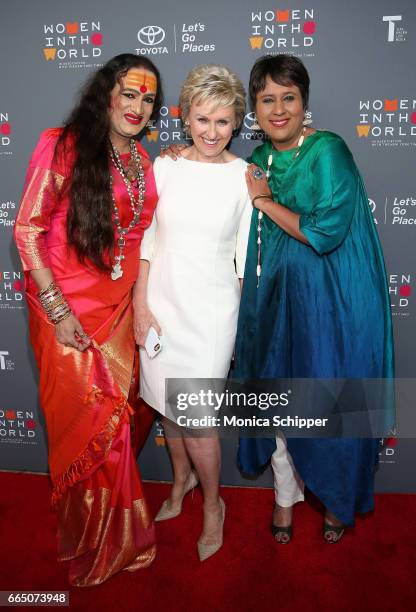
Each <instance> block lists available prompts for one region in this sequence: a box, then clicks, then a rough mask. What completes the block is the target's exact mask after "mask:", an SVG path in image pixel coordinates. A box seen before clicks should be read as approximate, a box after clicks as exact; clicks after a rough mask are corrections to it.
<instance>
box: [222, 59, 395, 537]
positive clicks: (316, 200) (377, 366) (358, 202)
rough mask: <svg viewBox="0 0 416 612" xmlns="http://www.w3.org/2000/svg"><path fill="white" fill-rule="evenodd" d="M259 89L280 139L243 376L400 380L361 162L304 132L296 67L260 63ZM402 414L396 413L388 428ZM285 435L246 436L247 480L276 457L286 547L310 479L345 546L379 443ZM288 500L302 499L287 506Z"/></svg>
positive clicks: (255, 79)
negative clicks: (345, 531)
mask: <svg viewBox="0 0 416 612" xmlns="http://www.w3.org/2000/svg"><path fill="white" fill-rule="evenodd" d="M249 91H250V98H251V102H252V105H253V108H254V110H255V112H256V117H257V122H258V124H259V126H260V127H261V128H262V129H263V131H264V132H265V133H266V135H267V136H268V137H269V140H267V141H266V142H265V143H264V144H263V145H261V146H260V147H258V148H256V149H255V150H254V151H253V154H252V156H251V158H250V160H249V161H250V162H251V163H252V164H253V165H251V166H250V167H249V169H248V172H247V184H248V188H249V193H250V196H251V198H252V201H253V205H254V207H255V210H254V211H253V217H252V224H251V231H250V238H249V246H248V254H247V260H246V268H245V276H244V287H243V294H242V300H241V306H240V315H239V324H238V332H237V344H236V351H235V372H234V378H245V379H262V378H267V379H271V378H292V377H293V378H312V379H320V378H322V379H323V378H325V379H339V378H342V379H366V378H376V379H390V378H392V377H393V341H392V324H391V313H390V304H389V296H388V287H387V281H386V273H385V267H384V261H383V256H382V252H381V247H380V243H379V239H378V236H377V232H376V229H375V225H374V221H373V218H372V215H371V212H370V208H369V206H368V200H367V196H366V192H365V188H364V185H363V182H362V179H361V177H360V174H359V172H358V170H357V167H356V165H355V163H354V160H353V157H352V155H351V153H350V151H349V149H348V147H347V146H346V144H345V142H344V141H343V140H342V139H341V138H340V137H339V136H337V135H336V134H334V133H332V132H326V131H318V130H314V129H311V128H310V127H305V125H304V119H305V111H306V105H307V101H308V93H309V76H308V73H307V71H306V69H305V67H304V65H303V64H302V62H301V61H300V60H298V59H297V58H295V57H293V56H288V55H278V56H274V57H272V56H267V57H263V58H260V59H259V60H258V61H257V62H256V64H255V66H254V67H253V70H252V72H251V77H250V86H249ZM256 209H257V210H256ZM386 410H387V411H389V407H388V406H387V408H386ZM391 413H392V408H391V406H390V412H389V413H388V414H387V415H386V422H387V423H389V424H392V421H393V417H392V414H391ZM279 436H280V441H279ZM279 436H278V438H277V447H278V448H277V450H276V440H274V439H268V438H256V439H254V438H251V439H247V438H245V439H241V440H240V448H239V465H240V468H241V469H242V471H243V472H245V473H249V474H256V473H257V472H259V471H260V470H261V469H262V468H263V467H264V466H265V465H266V464H267V462H268V461H269V460H270V459H271V458H272V465H273V469H274V472H275V482H276V480H277V482H278V484H279V488H281V489H283V488H285V489H286V490H287V491H289V492H290V491H292V493H288V495H286V494H285V491H283V490H279V491H277V493H276V505H275V510H274V514H273V524H272V531H273V534H274V536H275V538H276V540H277V541H278V542H281V543H286V542H288V541H289V540H290V537H291V522H292V505H293V503H295V502H296V501H299V500H300V499H302V485H301V484H299V483H301V480H303V482H304V483H305V485H306V486H307V487H308V488H309V489H310V490H311V491H312V492H313V493H314V494H315V495H316V496H317V497H318V498H319V499H320V500H321V501H322V503H323V505H324V506H325V508H326V512H325V521H324V537H325V539H326V540H327V541H328V542H332V543H334V542H336V541H338V540H339V539H340V537H341V536H342V533H343V529H344V525H353V523H354V514H355V512H357V511H358V512H366V511H369V510H371V509H372V507H373V485H374V472H375V467H376V463H377V458H378V444H379V441H378V439H376V438H358V437H357V438H326V439H324V438H322V439H306V438H302V439H301V438H288V439H287V448H286V443H285V441H284V438H283V436H282V435H281V434H279ZM282 438H283V442H282ZM279 443H280V449H279ZM282 444H283V447H282ZM276 453H278V454H280V455H279V456H280V457H282V456H283V462H282V461H280V466H282V467H281V468H279V461H278V460H276V461H273V459H274V458H275V456H276ZM280 469H282V471H284V472H285V476H284V477H283V479H282V478H280V483H279V470H280ZM280 476H282V474H280ZM290 481H291V482H290ZM279 495H280V496H281V497H282V499H283V498H285V499H286V500H288V499H292V501H289V502H287V503H281V504H279V502H278V500H279ZM291 496H292V497H291Z"/></svg>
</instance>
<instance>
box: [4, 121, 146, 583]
mask: <svg viewBox="0 0 416 612" xmlns="http://www.w3.org/2000/svg"><path fill="white" fill-rule="evenodd" d="M60 133H61V131H60V129H50V130H46V131H45V132H44V133H43V134H42V135H41V137H40V140H39V142H38V144H37V146H36V149H35V151H34V153H33V155H32V158H31V160H30V163H29V169H28V173H27V177H26V183H25V188H24V195H23V200H22V203H21V206H20V210H19V213H18V216H17V219H16V225H15V239H16V244H17V247H18V250H19V253H20V256H21V259H22V264H23V269H24V270H25V284H26V295H27V303H28V310H29V326H30V337H31V342H32V346H33V349H34V353H35V356H36V360H37V364H38V367H39V371H40V380H39V393H40V401H41V406H42V409H43V411H44V414H45V418H46V425H47V431H48V447H49V467H50V474H51V480H52V485H53V490H52V503H53V506H54V507H55V509H56V511H57V515H58V558H59V559H60V560H70V572H69V579H70V582H71V584H74V585H77V586H91V585H94V584H99V583H101V582H103V581H104V580H106V579H107V578H109V577H110V576H111V575H113V574H114V573H116V572H117V571H119V570H121V569H125V570H129V571H134V570H136V569H138V568H140V567H145V566H147V565H149V564H150V563H151V562H152V561H153V559H154V556H155V537H154V526H153V523H152V520H151V518H150V515H149V511H148V509H147V506H146V502H145V500H144V495H143V489H142V483H141V480H140V475H139V472H138V468H137V465H136V461H135V457H134V454H133V452H132V448H131V440H130V421H129V416H130V413H131V412H132V408H131V406H130V405H129V403H128V401H127V398H128V396H129V392H130V391H131V382H132V375H133V366H134V360H135V355H136V346H135V341H134V336H133V324H132V295H131V293H132V287H133V285H134V282H135V281H136V279H137V275H138V266H139V256H140V242H141V239H142V236H143V232H144V230H145V229H146V227H147V226H148V225H149V224H150V222H151V219H152V216H153V212H154V208H155V206H156V201H157V193H156V186H155V182H154V177H153V172H152V166H151V163H150V161H149V158H148V155H147V153H146V152H145V151H144V149H143V148H142V147H141V146H140V144H139V143H137V149H138V152H139V153H140V155H141V156H142V163H143V166H144V170H145V179H146V197H145V203H144V207H143V210H142V214H141V218H140V222H139V224H138V225H137V226H136V227H135V228H134V229H133V230H131V231H130V232H129V233H128V234H127V236H126V247H125V249H124V256H125V259H124V260H123V276H122V277H121V278H119V279H118V280H117V281H112V280H111V278H110V273H109V272H102V271H99V270H97V268H95V267H93V266H92V265H91V264H89V263H88V262H85V263H80V262H79V260H78V258H77V256H76V253H75V251H74V250H73V249H72V248H71V247H70V246H68V243H67V237H66V217H67V211H68V206H69V186H70V177H71V167H72V165H73V160H74V151H73V147H71V146H70V145H69V146H67V147H66V150H65V152H64V153H62V154H60V155H59V156H55V155H54V151H55V145H56V143H57V140H58V137H59V135H60ZM111 172H112V176H113V192H114V196H115V200H116V203H117V207H118V209H119V211H120V218H121V225H122V226H123V227H124V226H126V225H128V223H129V221H130V219H131V215H132V213H131V208H130V198H129V196H128V193H127V190H126V188H125V186H124V183H123V181H122V179H121V177H120V176H119V174H118V173H117V172H116V171H115V170H114V169H113V168H111ZM136 196H137V193H136ZM117 238H118V236H117V234H116V239H117ZM40 268H50V269H51V271H52V273H53V275H54V279H55V281H56V282H57V284H58V285H59V287H60V289H61V290H62V293H63V294H64V296H65V298H66V300H67V302H68V303H69V305H70V307H71V309H72V311H73V313H74V314H75V316H76V317H77V318H78V319H79V321H80V322H81V324H82V326H83V328H84V330H85V331H86V332H87V333H88V335H89V336H90V337H91V339H92V344H91V346H90V347H89V348H88V349H87V350H85V351H84V352H79V351H77V350H76V349H74V348H71V347H66V346H63V345H62V344H60V343H58V342H57V340H56V336H55V328H54V326H53V325H52V324H51V323H50V322H49V321H48V319H47V317H46V315H45V313H44V311H43V310H42V308H41V306H40V304H39V301H38V298H37V292H38V290H37V286H36V285H35V283H34V281H33V279H32V278H31V276H30V274H29V272H30V270H34V269H40Z"/></svg>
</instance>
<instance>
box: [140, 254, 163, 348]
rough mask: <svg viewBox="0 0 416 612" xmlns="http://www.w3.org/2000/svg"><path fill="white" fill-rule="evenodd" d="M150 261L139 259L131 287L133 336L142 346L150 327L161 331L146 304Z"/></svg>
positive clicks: (159, 332) (158, 331)
mask: <svg viewBox="0 0 416 612" xmlns="http://www.w3.org/2000/svg"><path fill="white" fill-rule="evenodd" d="M149 268H150V263H149V262H148V261H147V260H146V259H141V260H140V268H139V276H138V277H137V281H136V283H135V285H134V289H133V309H134V337H135V339H136V342H137V344H139V345H140V346H144V343H145V341H146V336H147V334H148V332H149V329H150V327H154V328H155V330H156V331H157V333H158V334H159V336H160V335H161V333H162V330H161V328H160V325H159V323H158V322H157V320H156V318H155V317H154V315H153V313H152V312H151V310H150V308H149V306H148V305H147V283H148V279H149Z"/></svg>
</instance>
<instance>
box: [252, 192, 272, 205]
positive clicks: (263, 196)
mask: <svg viewBox="0 0 416 612" xmlns="http://www.w3.org/2000/svg"><path fill="white" fill-rule="evenodd" d="M260 198H267V199H268V200H271V199H272V194H271V193H262V194H260V195H256V196H254V198H253V199H252V200H251V203H252V204H253V206H254V202H255V201H256V200H260Z"/></svg>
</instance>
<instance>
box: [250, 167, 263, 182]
mask: <svg viewBox="0 0 416 612" xmlns="http://www.w3.org/2000/svg"><path fill="white" fill-rule="evenodd" d="M251 174H252V177H253V178H254V179H256V181H261V179H263V178H265V176H266V175H265V173H264V172H263V170H261V169H260V168H254V170H253V171H252V173H251Z"/></svg>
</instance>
